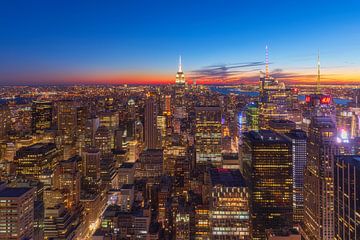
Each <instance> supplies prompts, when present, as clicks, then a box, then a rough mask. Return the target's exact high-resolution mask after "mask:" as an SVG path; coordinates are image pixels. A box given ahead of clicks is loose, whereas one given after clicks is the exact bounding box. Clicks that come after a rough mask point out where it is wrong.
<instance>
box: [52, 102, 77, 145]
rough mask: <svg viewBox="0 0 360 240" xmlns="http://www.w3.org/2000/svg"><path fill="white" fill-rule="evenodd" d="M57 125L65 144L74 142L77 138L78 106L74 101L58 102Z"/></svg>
mask: <svg viewBox="0 0 360 240" xmlns="http://www.w3.org/2000/svg"><path fill="white" fill-rule="evenodd" d="M57 110H58V111H57V120H58V122H57V125H58V130H59V131H60V132H61V134H62V136H63V140H64V144H72V143H73V142H74V140H75V138H76V129H77V107H76V103H75V102H74V101H61V102H59V103H58V104H57Z"/></svg>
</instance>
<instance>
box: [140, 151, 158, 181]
mask: <svg viewBox="0 0 360 240" xmlns="http://www.w3.org/2000/svg"><path fill="white" fill-rule="evenodd" d="M163 162H164V156H163V150H160V149H147V150H145V151H143V152H142V153H141V154H140V159H139V162H138V169H136V176H137V178H139V179H141V178H145V179H147V183H148V184H149V185H152V184H155V183H159V182H160V176H161V175H162V171H163Z"/></svg>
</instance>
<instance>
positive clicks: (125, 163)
mask: <svg viewBox="0 0 360 240" xmlns="http://www.w3.org/2000/svg"><path fill="white" fill-rule="evenodd" d="M134 165H135V163H132V162H124V163H122V164H121V165H120V168H133V167H134Z"/></svg>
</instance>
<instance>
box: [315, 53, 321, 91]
mask: <svg viewBox="0 0 360 240" xmlns="http://www.w3.org/2000/svg"><path fill="white" fill-rule="evenodd" d="M316 94H320V51H319V50H318V59H317V81H316Z"/></svg>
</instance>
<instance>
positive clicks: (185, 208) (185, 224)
mask: <svg viewBox="0 0 360 240" xmlns="http://www.w3.org/2000/svg"><path fill="white" fill-rule="evenodd" d="M191 217H192V209H191V207H190V206H189V205H188V204H187V203H186V202H181V203H179V206H178V207H177V208H176V211H175V221H174V225H175V226H174V229H175V239H176V240H190V239H191Z"/></svg>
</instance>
